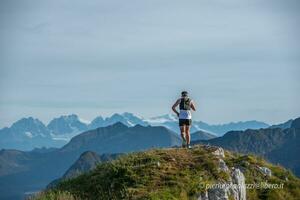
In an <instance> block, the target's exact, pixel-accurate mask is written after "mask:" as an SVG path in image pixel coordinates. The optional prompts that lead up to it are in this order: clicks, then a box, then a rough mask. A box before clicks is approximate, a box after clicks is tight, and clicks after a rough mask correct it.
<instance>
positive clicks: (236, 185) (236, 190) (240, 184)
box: [229, 169, 246, 200]
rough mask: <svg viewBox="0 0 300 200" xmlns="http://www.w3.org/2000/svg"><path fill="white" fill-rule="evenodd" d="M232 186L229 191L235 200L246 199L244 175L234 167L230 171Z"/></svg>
mask: <svg viewBox="0 0 300 200" xmlns="http://www.w3.org/2000/svg"><path fill="white" fill-rule="evenodd" d="M231 178H232V183H233V187H230V188H229V189H230V192H231V194H232V196H233V198H234V199H235V200H246V184H245V176H244V174H243V173H242V172H241V170H240V169H234V170H233V171H232V173H231Z"/></svg>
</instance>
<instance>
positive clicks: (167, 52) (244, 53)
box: [0, 0, 300, 127]
mask: <svg viewBox="0 0 300 200" xmlns="http://www.w3.org/2000/svg"><path fill="white" fill-rule="evenodd" d="M299 7H300V3H299V2H296V1H294V0H285V1H284V0H276V1H272V3H270V2H265V1H264V2H262V1H259V0H251V1H250V0H240V1H238V0H229V1H226V2H221V1H218V0H216V1H197V0H192V1H190V2H189V3H188V4H187V3H184V2H181V1H176V0H175V1H163V2H162V1H158V0H157V1H152V2H151V3H147V2H143V1H134V2H133V3H132V4H129V3H127V2H122V1H118V0H115V1H110V2H107V1H97V2H89V3H86V2H82V1H77V0H75V1H69V0H62V1H59V2H55V3H54V2H52V1H26V2H25V1H22V2H19V1H15V0H9V1H8V0H4V1H1V2H0V19H2V20H0V33H1V38H0V43H1V44H2V45H1V47H0V91H1V93H0V127H4V126H7V125H9V124H12V123H13V122H15V121H17V120H18V119H20V118H22V117H24V116H35V117H37V118H39V119H41V120H42V121H49V120H51V119H52V118H53V117H55V116H60V115H63V114H67V113H77V114H78V115H79V116H82V118H85V119H92V118H94V117H95V116H98V115H99V113H101V115H103V116H108V115H112V114H113V113H122V112H128V111H130V112H131V113H136V114H138V115H141V116H144V117H146V118H149V117H151V116H157V115H159V114H160V113H167V114H169V113H171V106H172V104H173V103H174V102H175V100H176V99H177V98H178V97H179V96H180V92H181V91H182V90H187V91H189V93H190V94H191V97H192V98H193V99H194V100H195V102H196V106H197V112H196V113H194V114H193V116H194V120H197V121H205V122H207V123H209V124H221V123H225V122H232V121H248V120H257V121H263V122H265V123H268V124H278V123H282V122H284V121H287V120H289V119H293V118H296V117H298V116H300V105H299V102H298V99H300V93H299V91H300V79H299V75H300V68H299V64H300V60H299V57H300V45H299V39H298V37H299V36H298V35H300V34H299V33H300V31H299V30H300V29H299V26H298V23H297V20H296V19H299V18H300V13H299V12H298V8H299ZM212 10H213V11H214V12H211V11H212ZM274 11H276V12H274Z"/></svg>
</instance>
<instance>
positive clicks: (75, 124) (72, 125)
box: [47, 114, 87, 135]
mask: <svg viewBox="0 0 300 200" xmlns="http://www.w3.org/2000/svg"><path fill="white" fill-rule="evenodd" d="M47 128H48V129H49V130H50V131H51V133H52V134H54V135H61V134H68V133H74V132H75V133H79V132H82V131H85V130H87V125H86V124H85V123H83V122H81V121H80V119H79V118H78V116H77V115H75V114H72V115H64V116H61V117H59V118H54V119H53V120H51V121H50V123H49V124H48V125H47Z"/></svg>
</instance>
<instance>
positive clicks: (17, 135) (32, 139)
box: [0, 117, 63, 150]
mask: <svg viewBox="0 0 300 200" xmlns="http://www.w3.org/2000/svg"><path fill="white" fill-rule="evenodd" d="M62 144H63V143H62V142H60V141H55V140H53V138H52V137H51V134H50V131H49V130H48V129H47V127H46V126H45V125H44V124H43V123H42V122H41V121H40V120H38V119H34V118H32V117H29V118H22V119H20V120H19V121H17V122H15V123H14V124H13V125H12V126H11V127H10V128H3V129H1V130H0V148H6V149H22V150H32V149H33V148H36V147H57V146H61V145H62Z"/></svg>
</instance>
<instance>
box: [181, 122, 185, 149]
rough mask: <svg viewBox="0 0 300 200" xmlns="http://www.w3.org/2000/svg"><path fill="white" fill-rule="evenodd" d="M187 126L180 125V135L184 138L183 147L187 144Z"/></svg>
mask: <svg viewBox="0 0 300 200" xmlns="http://www.w3.org/2000/svg"><path fill="white" fill-rule="evenodd" d="M185 130H186V129H185V126H180V135H181V138H182V147H185V145H186V138H185Z"/></svg>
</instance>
